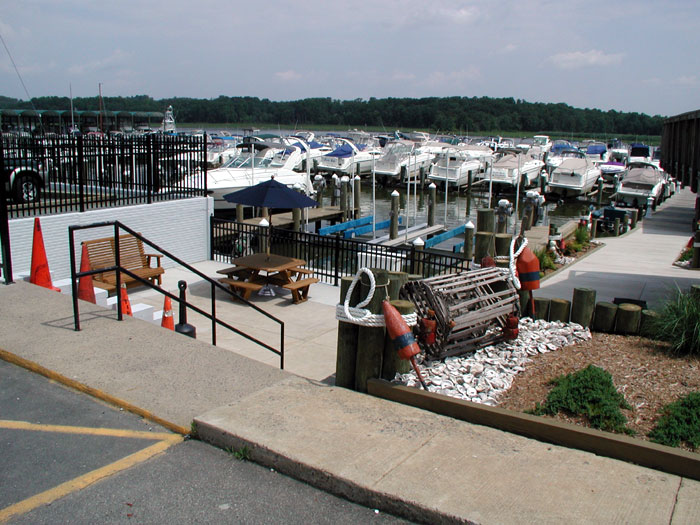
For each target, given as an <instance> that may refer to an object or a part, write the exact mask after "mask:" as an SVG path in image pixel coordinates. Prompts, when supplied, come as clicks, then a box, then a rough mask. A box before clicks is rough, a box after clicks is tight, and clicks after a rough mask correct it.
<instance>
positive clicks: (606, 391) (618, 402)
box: [532, 365, 633, 434]
mask: <svg viewBox="0 0 700 525" xmlns="http://www.w3.org/2000/svg"><path fill="white" fill-rule="evenodd" d="M551 384H553V385H554V388H552V390H551V391H550V392H549V394H548V395H547V400H546V401H545V403H544V404H543V405H540V404H537V406H535V409H534V410H533V411H532V413H533V414H535V415H543V414H548V415H555V414H557V413H559V412H564V413H568V414H571V415H574V416H584V417H585V418H587V419H588V422H589V423H590V425H591V426H592V427H593V428H599V429H601V430H609V431H614V432H624V433H627V434H631V433H633V431H632V430H631V429H628V428H627V427H626V426H625V424H626V423H627V419H626V418H625V416H624V414H623V413H622V411H621V410H620V409H621V408H625V409H629V408H631V407H630V406H629V404H628V403H627V402H626V401H625V398H624V397H623V396H622V394H620V393H619V392H618V391H617V390H616V389H615V385H614V384H613V381H612V376H611V375H610V373H609V372H607V371H605V370H603V369H602V368H598V367H597V366H594V365H589V366H588V367H586V368H584V369H583V370H579V371H578V372H575V373H573V374H567V375H564V376H559V377H557V378H555V379H553V380H552V381H551Z"/></svg>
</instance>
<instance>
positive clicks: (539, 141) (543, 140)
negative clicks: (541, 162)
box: [532, 135, 552, 153]
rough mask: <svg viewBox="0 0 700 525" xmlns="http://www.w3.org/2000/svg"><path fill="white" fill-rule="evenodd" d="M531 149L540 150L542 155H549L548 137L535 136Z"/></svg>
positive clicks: (549, 141)
mask: <svg viewBox="0 0 700 525" xmlns="http://www.w3.org/2000/svg"><path fill="white" fill-rule="evenodd" d="M532 147H533V148H540V150H541V151H542V152H543V153H549V152H550V151H551V149H552V141H551V140H549V135H535V136H534V137H532Z"/></svg>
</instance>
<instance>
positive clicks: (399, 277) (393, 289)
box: [388, 272, 408, 301]
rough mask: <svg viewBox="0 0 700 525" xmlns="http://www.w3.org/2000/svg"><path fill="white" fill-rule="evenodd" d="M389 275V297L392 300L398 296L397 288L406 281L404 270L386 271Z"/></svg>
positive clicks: (406, 275)
mask: <svg viewBox="0 0 700 525" xmlns="http://www.w3.org/2000/svg"><path fill="white" fill-rule="evenodd" d="M388 275H389V298H390V299H391V300H392V301H394V300H396V299H398V298H399V290H401V287H402V286H403V285H404V284H406V283H407V282H408V274H407V273H406V272H388Z"/></svg>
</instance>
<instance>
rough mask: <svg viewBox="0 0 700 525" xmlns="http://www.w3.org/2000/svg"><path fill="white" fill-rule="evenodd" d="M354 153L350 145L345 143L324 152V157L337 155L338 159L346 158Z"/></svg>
mask: <svg viewBox="0 0 700 525" xmlns="http://www.w3.org/2000/svg"><path fill="white" fill-rule="evenodd" d="M354 153H355V150H354V149H353V148H352V146H351V145H350V144H348V143H345V144H343V145H342V146H339V147H337V148H335V149H334V150H333V151H331V152H330V153H326V154H325V155H324V157H337V158H339V159H346V158H348V157H352V156H353V154H354Z"/></svg>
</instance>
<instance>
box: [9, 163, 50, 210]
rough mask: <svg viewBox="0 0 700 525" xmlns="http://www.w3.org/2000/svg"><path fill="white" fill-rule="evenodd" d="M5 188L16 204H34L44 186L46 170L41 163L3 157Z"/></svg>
mask: <svg viewBox="0 0 700 525" xmlns="http://www.w3.org/2000/svg"><path fill="white" fill-rule="evenodd" d="M3 167H4V168H3V178H4V179H5V188H6V189H7V192H8V195H9V196H10V197H11V198H12V201H13V202H15V203H17V204H22V203H25V202H36V201H38V200H39V197H41V192H42V191H43V189H44V188H45V186H46V170H45V168H44V165H43V163H42V162H40V161H37V160H33V159H27V158H16V157H8V156H5V158H4V159H3Z"/></svg>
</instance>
